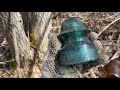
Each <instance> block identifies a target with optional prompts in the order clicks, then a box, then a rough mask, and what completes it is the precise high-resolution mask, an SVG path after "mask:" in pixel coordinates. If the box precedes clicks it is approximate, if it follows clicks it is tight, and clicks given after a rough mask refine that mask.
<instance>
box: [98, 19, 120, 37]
mask: <svg viewBox="0 0 120 90" xmlns="http://www.w3.org/2000/svg"><path fill="white" fill-rule="evenodd" d="M118 20H120V18H117V19H115V20H114V21H112V22H111V23H110V24H108V25H107V26H106V27H104V29H103V30H102V31H100V32H99V34H98V36H100V35H101V34H102V33H103V32H104V31H105V30H106V29H107V28H109V27H110V26H111V25H112V24H114V23H115V22H117V21H118Z"/></svg>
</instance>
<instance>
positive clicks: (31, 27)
mask: <svg viewBox="0 0 120 90" xmlns="http://www.w3.org/2000/svg"><path fill="white" fill-rule="evenodd" d="M50 27H51V12H21V13H20V12H0V29H1V31H2V33H3V34H4V36H5V38H6V39H7V41H8V43H9V46H10V50H11V51H14V53H12V54H13V55H14V56H15V57H14V59H15V60H16V64H17V66H18V67H17V69H18V71H19V68H20V67H27V68H28V67H29V70H32V71H30V72H31V75H32V74H33V73H35V72H34V71H35V70H36V68H33V67H34V66H36V64H39V63H41V61H42V58H43V56H44V54H45V52H46V51H47V47H48V33H49V32H50ZM29 37H30V39H29ZM30 43H32V44H30ZM31 47H34V50H33V49H32V48H31ZM31 62H32V63H31ZM37 68H39V67H37ZM39 71H40V70H39ZM39 74H40V72H39ZM19 75H20V74H19ZM32 77H35V75H32Z"/></svg>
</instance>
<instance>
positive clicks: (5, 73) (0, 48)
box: [0, 12, 120, 78]
mask: <svg viewBox="0 0 120 90" xmlns="http://www.w3.org/2000/svg"><path fill="white" fill-rule="evenodd" d="M69 17H79V18H80V19H81V20H82V21H83V23H84V24H85V26H86V27H87V28H89V29H92V31H94V32H96V33H98V34H99V33H101V32H102V31H103V30H104V32H102V33H101V34H100V36H99V40H100V41H101V42H102V44H103V45H105V44H108V43H110V48H109V51H108V50H107V51H106V52H110V50H115V51H118V50H119V45H118V44H119V39H118V38H120V37H119V35H120V25H119V23H120V20H119V18H120V12H55V13H54V14H53V18H52V29H51V32H53V33H56V35H58V34H59V33H60V26H61V23H62V21H63V20H64V19H66V18H69ZM116 19H118V20H117V21H115V22H114V20H116ZM112 22H113V23H112ZM110 23H112V24H110ZM117 42H118V44H116V43H117ZM8 49H9V47H8V45H7V41H6V40H5V38H4V36H3V35H2V33H1V32H0V78H15V77H16V72H15V71H14V70H9V68H8V67H7V65H8V63H10V62H13V61H12V60H8V59H7V58H6V55H7V52H8ZM110 54H111V52H110V53H107V55H109V56H110ZM112 56H113V55H111V57H112ZM101 65H102V64H101ZM98 67H99V66H96V67H94V68H93V69H91V70H89V71H88V72H87V73H85V76H86V77H88V78H89V77H93V78H97V77H98V75H97V73H95V72H97V68H98ZM90 75H91V76H90Z"/></svg>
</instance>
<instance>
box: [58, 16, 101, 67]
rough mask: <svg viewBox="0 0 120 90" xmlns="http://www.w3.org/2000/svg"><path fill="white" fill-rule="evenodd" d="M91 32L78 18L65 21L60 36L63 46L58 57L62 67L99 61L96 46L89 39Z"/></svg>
mask: <svg viewBox="0 0 120 90" xmlns="http://www.w3.org/2000/svg"><path fill="white" fill-rule="evenodd" d="M90 32H91V31H90V30H88V29H87V28H86V27H85V26H84V24H83V23H82V21H81V20H80V19H79V18H77V17H72V18H68V19H66V20H65V21H63V23H62V26H61V33H60V35H58V39H59V41H60V42H61V44H62V46H61V49H60V50H59V57H58V60H59V64H60V65H62V66H69V65H76V64H79V63H86V62H90V61H97V60H98V59H99V55H98V52H97V49H96V48H95V45H94V44H93V43H92V42H90V41H89V39H88V37H87V35H88V34H89V33H90Z"/></svg>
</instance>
